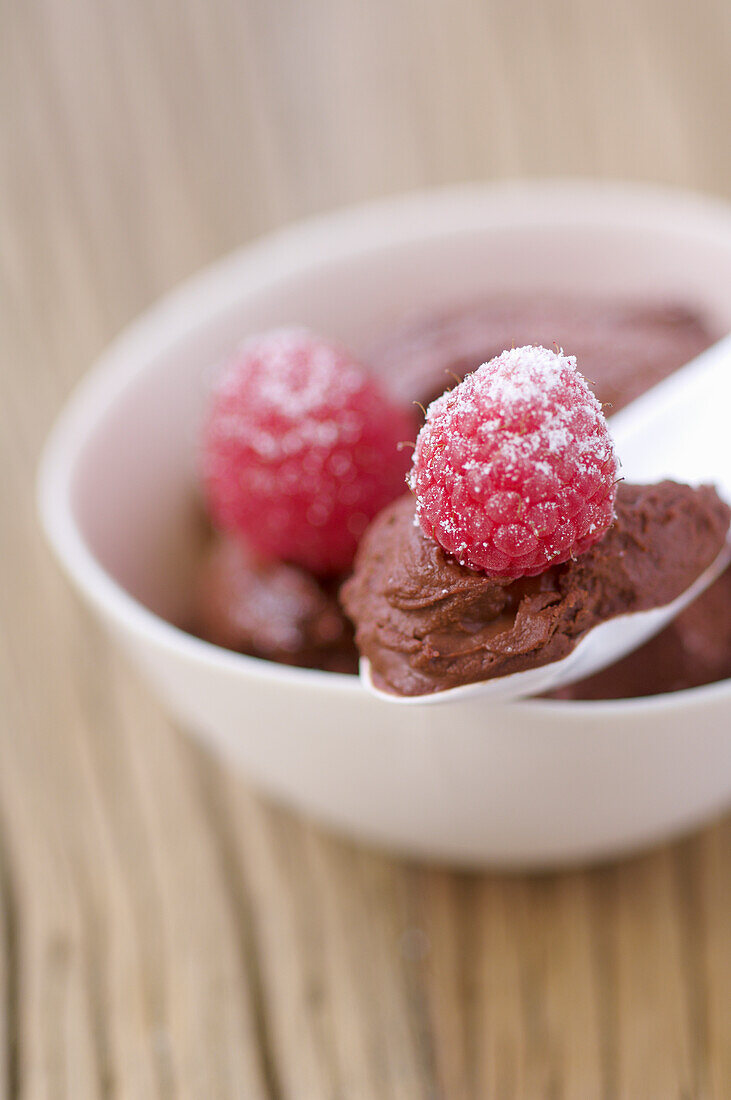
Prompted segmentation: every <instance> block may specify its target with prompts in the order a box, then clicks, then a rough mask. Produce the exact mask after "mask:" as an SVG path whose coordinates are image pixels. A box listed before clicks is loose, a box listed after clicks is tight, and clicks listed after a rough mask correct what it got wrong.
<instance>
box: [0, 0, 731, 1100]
mask: <svg viewBox="0 0 731 1100" xmlns="http://www.w3.org/2000/svg"><path fill="white" fill-rule="evenodd" d="M730 72H731V5H729V3H728V2H727V0H697V2H696V3H693V4H691V3H687V2H683V0H615V2H613V3H611V4H607V3H604V2H603V0H551V2H549V0H544V2H537V0H369V2H366V0H0V463H1V464H2V470H3V475H2V477H0V561H2V564H3V567H2V570H0V621H1V622H2V624H3V630H2V635H1V636H0V946H2V952H0V954H1V956H2V961H1V962H0V1094H2V1088H3V1086H4V1087H5V1093H4V1095H7V1096H22V1097H33V1098H36V1097H61V1096H68V1097H73V1098H74V1100H86V1098H87V1097H92V1096H100V1097H117V1096H119V1097H134V1098H136V1097H148V1096H150V1097H160V1098H167V1097H196V1098H197V1097H201V1098H204V1097H205V1098H207V1100H208V1098H218V1097H244V1096H245V1097H247V1098H249V1097H252V1098H256V1097H271V1098H272V1100H276V1098H280V1097H296V1098H298V1100H302V1098H310V1097H312V1098H319V1097H338V1098H339V1097H351V1096H352V1097H374V1098H375V1097H378V1098H379V1100H380V1098H386V1097H399V1098H401V1097H405V1098H407V1100H411V1098H413V1100H417V1098H419V1100H423V1098H436V1097H440V1098H446V1100H455V1098H456V1100H461V1098H462V1097H470V1098H472V1097H474V1098H480V1100H482V1098H485V1097H493V1096H494V1097H521V1098H529V1100H530V1098H532V1097H544V1096H554V1097H558V1096H575V1097H580V1098H586V1097H593V1096H604V1097H607V1098H609V1097H615V1096H623V1097H625V1096H626V1097H632V1098H636V1097H648V1098H649V1100H652V1098H654V1097H663V1098H665V1097H671V1096H685V1097H719V1098H721V1097H725V1096H729V1095H731V1063H730V1061H729V1049H730V1048H731V1043H730V1042H729V1031H728V1019H729V1001H728V990H729V989H730V988H731V955H730V953H729V944H728V935H727V931H728V923H727V922H728V911H729V905H731V874H730V872H729V862H731V861H729V859H728V854H729V850H730V842H731V833H730V832H729V826H728V824H726V825H723V824H722V825H720V826H716V827H714V828H712V829H708V830H706V831H705V832H704V833H703V834H701V835H700V836H697V837H694V838H692V839H691V840H689V841H686V842H683V843H682V844H679V845H675V846H672V847H670V848H667V849H663V850H662V851H661V852H659V853H655V854H653V855H650V856H647V857H643V858H642V859H638V860H633V861H631V862H630V863H628V864H626V865H623V866H621V867H615V868H607V869H603V870H597V871H592V872H587V873H585V874H580V873H575V874H571V875H564V876H547V877H544V878H542V879H524V878H515V879H509V880H505V879H502V878H499V877H497V876H472V877H470V876H461V875H451V874H448V873H446V872H440V871H428V870H424V869H417V868H410V867H403V866H400V865H398V864H396V863H393V862H391V861H389V860H387V859H385V858H382V857H380V856H377V855H374V854H371V853H366V852H360V851H355V850H353V849H351V848H350V847H349V846H348V845H345V844H341V843H339V842H337V841H334V840H332V839H330V838H326V837H323V836H321V835H320V834H319V833H318V832H317V830H315V829H313V828H311V827H309V826H307V827H302V826H301V825H300V824H299V823H297V822H295V821H293V820H291V819H290V818H289V817H288V816H287V815H285V814H283V813H281V812H279V811H276V810H272V809H270V808H268V807H265V806H263V805H262V804H261V803H260V802H259V800H258V799H256V798H255V797H253V796H252V795H251V794H250V793H249V792H248V791H247V790H246V788H245V785H243V784H242V783H240V781H238V780H236V779H235V778H234V777H231V776H229V775H225V774H223V773H222V771H221V770H220V769H218V767H217V766H216V765H214V764H213V763H211V762H210V761H208V760H207V759H205V758H204V757H203V755H202V754H201V753H200V752H199V751H198V750H196V749H195V748H193V747H192V746H191V745H188V744H187V743H186V742H183V741H182V739H180V738H179V736H178V735H177V733H175V731H173V730H171V729H170V727H169V723H168V722H167V721H166V720H165V719H164V718H163V717H162V716H161V715H160V714H159V712H158V710H157V707H156V706H155V705H154V704H153V703H152V702H151V701H150V700H149V699H148V697H147V694H146V693H145V692H144V690H143V689H142V688H141V687H139V686H138V684H137V681H136V679H134V678H132V677H131V676H128V674H127V671H126V669H125V668H124V667H123V666H122V665H121V664H119V663H118V662H117V660H116V658H115V657H113V656H112V655H111V654H110V653H109V652H108V651H107V648H106V643H105V641H104V640H103V639H102V637H101V636H100V635H99V634H98V633H97V630H96V628H95V627H94V626H92V624H91V622H90V621H89V619H88V618H87V617H86V615H85V614H84V613H83V612H82V611H81V610H80V609H79V607H78V606H77V604H76V601H75V599H73V598H72V596H71V595H70V593H69V592H68V590H67V589H66V587H65V585H64V584H63V583H62V581H61V579H60V578H59V576H58V574H57V571H56V568H55V566H53V565H52V564H51V563H50V560H49V557H48V555H47V552H46V550H45V548H44V547H42V545H41V542H40V538H39V535H38V533H37V530H36V522H35V515H34V504H33V488H32V484H33V475H34V467H35V462H36V459H37V454H38V451H39V448H40V445H41V443H42V440H43V437H44V435H45V433H46V431H47V429H48V427H49V425H50V423H51V420H52V418H53V416H54V414H55V413H56V412H57V410H58V408H59V407H60V404H61V402H62V399H63V397H64V396H65V395H66V393H67V392H68V391H69V389H70V388H71V386H72V385H73V383H74V382H75V381H76V380H77V379H78V377H79V376H80V375H81V374H82V373H83V371H84V370H85V369H86V368H87V367H88V366H89V364H90V363H91V361H92V360H93V358H94V357H95V356H96V354H97V353H98V352H99V351H100V350H101V349H102V348H103V346H104V345H105V344H106V343H107V342H108V341H109V339H110V338H111V337H112V336H113V335H114V334H115V333H116V332H117V331H118V330H119V329H120V328H121V327H122V325H123V324H124V323H126V322H127V321H128V320H130V319H131V318H132V317H133V316H134V315H135V314H137V313H138V312H139V311H140V310H141V309H142V308H143V307H145V306H146V305H148V304H149V303H150V302H152V300H153V299H154V298H155V297H156V296H158V295H159V294H160V293H161V292H163V291H164V290H166V289H167V288H169V287H170V286H172V285H174V284H175V283H177V282H178V281H179V280H181V279H182V278H184V277H185V276H187V275H189V274H191V273H192V272H193V271H195V270H196V269H197V268H199V267H200V266H201V265H202V264H204V263H207V262H208V261H210V260H212V259H214V258H215V257H217V256H219V255H221V254H223V253H225V252H227V251H229V250H231V249H232V248H234V247H236V246H237V245H239V244H241V243H242V242H245V241H246V240H248V239H250V238H251V237H253V236H255V235H257V234H259V233H261V232H263V231H266V230H268V229H270V228H272V227H274V226H277V225H279V224H281V223H283V222H286V221H289V220H292V219H295V218H298V217H300V216H302V215H306V214H309V213H312V212H315V211H319V210H324V209H327V208H330V207H333V206H337V205H340V204H343V203H347V202H351V201H354V200H360V199H365V198H369V197H372V196H378V195H383V194H390V193H395V192H398V191H402V190H407V189H411V188H416V187H421V186H424V185H437V184H442V183H447V182H454V181H462V180H474V179H476V180H489V179H498V178H500V179H502V178H510V177H517V176H541V175H581V176H592V177H596V176H603V177H610V178H629V179H637V180H650V181H656V182H662V183H667V184H671V185H680V186H684V187H690V188H696V189H700V190H703V191H707V192H711V193H714V194H716V195H720V196H725V197H731V140H730V128H729V107H730V105H731V82H730V80H729V73H730Z"/></svg>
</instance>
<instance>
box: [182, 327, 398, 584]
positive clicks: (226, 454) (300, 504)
mask: <svg viewBox="0 0 731 1100" xmlns="http://www.w3.org/2000/svg"><path fill="white" fill-rule="evenodd" d="M413 435H414V420H413V417H412V416H411V414H410V411H409V410H404V409H402V408H401V407H400V406H396V405H394V404H393V403H392V402H391V401H390V399H389V398H388V397H386V396H385V395H384V394H383V393H382V392H381V389H380V388H379V386H378V384H377V383H376V382H375V381H374V380H373V379H372V378H370V377H369V376H368V375H367V374H366V372H365V371H364V370H363V369H362V367H361V366H360V365H359V364H358V363H357V362H356V361H355V360H354V359H353V358H352V356H351V355H350V354H349V353H348V352H347V351H344V350H343V349H341V348H338V347H335V346H332V345H330V344H327V343H324V342H323V341H321V340H319V339H318V338H317V337H315V336H313V335H312V334H311V333H309V332H307V331H306V330H302V329H291V330H290V329H287V330H278V331H275V332H269V333H265V334H263V335H261V336H256V337H254V338H253V339H251V340H248V341H247V342H246V343H245V344H243V345H242V347H241V348H240V349H239V351H238V352H237V354H236V355H235V356H234V358H233V360H232V362H231V363H229V365H228V366H227V368H225V369H224V371H223V374H222V376H221V378H220V380H219V382H218V385H217V386H216V387H215V390H214V394H213V399H212V405H211V409H210V413H209V416H208V420H207V423H206V425H205V429H204V435H203V484H204V490H205V494H206V498H207V503H208V506H209V510H210V514H211V518H212V519H213V522H214V523H215V524H216V525H217V526H218V527H220V528H222V529H223V530H225V531H229V532H231V533H236V534H239V535H242V536H244V537H245V538H246V539H247V540H248V542H249V544H250V545H252V546H253V547H254V548H255V549H256V550H257V551H258V552H259V554H260V555H262V556H263V557H265V558H267V559H276V560H281V561H287V562H290V563H294V564H296V565H300V566H303V567H304V568H305V569H308V570H310V572H312V573H316V574H319V575H328V574H332V573H338V572H342V571H344V570H346V569H347V568H348V567H349V565H350V564H351V561H352V559H353V554H354V553H355V549H356V546H357V544H358V540H359V539H360V536H361V535H362V534H363V531H364V530H365V528H366V526H367V525H368V523H369V521H370V520H371V519H372V518H373V517H374V516H375V515H376V513H377V512H379V511H380V510H381V508H383V507H384V505H386V504H388V503H389V502H390V501H391V500H393V498H394V497H396V496H398V495H399V494H400V493H401V492H402V491H403V486H404V477H405V475H406V471H407V469H408V465H409V455H408V453H407V452H404V451H402V450H400V449H399V447H398V445H399V443H400V442H402V441H403V440H407V439H409V438H412V439H413Z"/></svg>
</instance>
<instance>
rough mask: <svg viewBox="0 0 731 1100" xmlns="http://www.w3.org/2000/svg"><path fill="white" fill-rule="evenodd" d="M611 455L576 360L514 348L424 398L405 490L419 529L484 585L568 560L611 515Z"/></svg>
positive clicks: (545, 351)
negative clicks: (484, 577) (484, 578)
mask: <svg viewBox="0 0 731 1100" xmlns="http://www.w3.org/2000/svg"><path fill="white" fill-rule="evenodd" d="M617 468H618V467H617V459H616V456H615V453H614V447H613V445H612V440H611V437H610V435H609V430H608V428H607V423H606V420H605V418H604V414H603V413H602V409H601V406H600V404H599V402H598V401H597V399H596V398H595V397H594V395H593V394H592V392H591V390H590V389H589V387H588V385H587V383H586V381H585V380H584V378H583V377H582V375H581V374H580V373H579V371H578V370H577V368H576V359H575V358H574V357H573V356H567V355H564V354H563V352H561V351H559V352H554V351H551V350H549V349H548V348H544V347H539V346H536V347H534V346H528V347H522V348H514V349H513V350H511V351H505V352H503V354H502V355H498V356H497V357H496V358H495V359H492V360H490V362H489V363H485V364H483V366H481V367H479V368H478V369H477V370H476V371H475V372H474V373H473V374H470V375H468V376H467V378H465V380H464V381H463V382H461V383H460V384H459V385H458V386H456V387H455V388H454V389H453V390H451V391H450V392H448V393H446V394H444V395H443V396H442V397H440V398H438V399H437V400H436V401H434V402H433V403H432V404H431V405H430V406H429V409H428V410H427V415H426V421H425V423H424V426H423V427H422V429H421V432H420V433H419V436H418V438H417V441H416V448H415V450H414V455H413V465H412V470H411V474H410V477H409V484H410V486H411V489H412V491H413V492H414V494H415V496H416V515H417V520H418V522H419V524H420V525H421V527H422V530H423V531H424V532H425V533H426V534H427V535H429V536H431V537H432V538H434V539H435V540H436V541H437V542H438V543H439V544H440V546H441V547H442V548H443V549H444V550H446V551H447V553H449V554H451V555H453V557H454V558H455V559H456V560H457V561H458V562H459V563H460V564H461V565H464V566H468V567H470V568H472V569H477V570H481V571H482V572H485V573H487V574H489V575H490V576H494V577H506V578H517V577H524V576H534V575H536V574H538V573H542V572H543V571H544V570H545V569H547V568H548V567H549V566H550V565H556V564H559V563H560V562H564V561H566V560H568V559H569V558H571V557H577V556H578V555H580V554H582V553H583V552H584V551H585V550H587V549H588V548H589V547H590V546H591V545H592V544H593V543H594V542H596V541H597V540H598V539H599V538H601V536H602V535H603V534H604V533H605V531H606V530H607V528H608V527H609V526H610V524H611V523H612V519H613V516H614V500H615V496H616V483H617V479H618V473H617Z"/></svg>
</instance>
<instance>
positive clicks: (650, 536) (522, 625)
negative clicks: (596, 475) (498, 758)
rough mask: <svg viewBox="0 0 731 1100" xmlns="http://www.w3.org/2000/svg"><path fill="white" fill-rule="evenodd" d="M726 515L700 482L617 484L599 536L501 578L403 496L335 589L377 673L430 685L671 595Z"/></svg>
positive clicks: (549, 651) (563, 648) (694, 568)
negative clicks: (419, 516) (564, 556)
mask: <svg viewBox="0 0 731 1100" xmlns="http://www.w3.org/2000/svg"><path fill="white" fill-rule="evenodd" d="M730 517H731V512H730V510H729V508H728V507H727V505H726V504H725V503H723V502H722V501H721V500H720V499H719V498H718V496H717V495H716V493H715V491H714V490H713V489H712V488H710V487H707V486H704V487H701V488H698V489H693V488H691V487H689V486H687V485H678V484H676V483H674V482H669V481H666V482H662V483H660V484H658V485H647V486H643V485H628V484H621V485H620V486H619V487H618V493H617V499H616V520H615V523H614V524H613V526H612V527H611V528H610V530H609V531H608V532H607V533H606V534H605V536H604V537H603V539H602V540H601V541H599V542H597V543H595V544H594V546H592V547H591V548H590V549H589V550H588V551H586V553H584V554H582V555H581V556H580V557H579V558H578V559H576V560H573V561H567V562H565V563H563V564H561V565H555V566H551V567H550V568H548V569H547V570H546V571H545V572H543V573H541V574H539V575H538V576H534V577H522V578H520V579H518V580H515V581H507V580H500V579H496V578H491V577H489V576H487V575H485V574H484V573H481V572H477V571H474V570H471V569H467V568H465V567H464V566H462V565H460V564H458V563H457V562H456V561H455V560H454V559H453V558H452V557H450V556H449V555H448V554H447V553H445V551H444V550H442V548H441V547H440V546H439V545H438V544H437V543H436V542H435V541H434V540H433V539H431V538H429V537H428V536H427V535H425V534H424V532H423V531H422V530H421V528H420V526H418V524H416V523H415V507H414V499H413V497H412V496H410V495H409V496H404V497H402V498H401V499H399V500H398V501H396V502H394V503H393V504H391V505H389V506H388V507H387V508H386V509H385V510H384V511H383V512H382V513H381V514H380V515H379V516H378V517H377V518H376V519H375V520H374V522H373V523H372V524H371V526H370V527H369V529H368V531H367V532H366V535H365V536H364V538H363V540H362V542H361V545H360V548H359V550H358V554H357V556H356V562H355V570H354V574H353V576H352V577H351V578H350V579H349V580H348V581H347V582H346V583H345V585H344V586H343V588H342V590H341V599H342V602H343V604H344V606H345V609H346V611H347V612H348V614H349V615H350V617H351V619H352V620H353V622H354V623H355V625H356V642H357V645H358V649H359V650H360V652H361V654H362V655H363V656H365V657H367V658H368V660H369V662H370V664H371V669H372V674H373V678H374V682H375V683H376V685H377V686H378V687H380V688H382V689H384V690H386V691H392V692H394V693H396V694H400V695H421V694H428V693H432V692H436V691H441V690H444V689H445V688H450V687H454V686H457V685H459V684H466V683H473V682H477V681H480V680H486V679H491V678H492V677H495V676H504V675H506V674H509V673H513V672H519V671H521V670H523V669H526V668H532V667H537V666H539V665H543V664H547V663H549V662H551V661H556V660H560V659H561V658H562V657H565V656H566V654H567V653H569V652H570V651H571V649H573V647H574V646H575V645H576V643H577V642H578V641H579V639H580V638H581V637H582V636H583V635H584V634H585V633H586V632H587V631H588V630H590V629H591V628H592V627H594V626H596V625H597V624H598V623H600V622H602V621H604V620H606V619H609V618H612V617H614V616H616V615H619V614H622V613H624V612H631V611H642V610H646V609H649V608H652V607H658V606H662V605H664V604H667V603H669V602H670V601H672V600H673V599H675V598H676V597H677V596H679V595H680V594H681V593H682V592H683V591H685V590H686V589H687V588H688V586H689V585H690V584H691V583H692V582H693V581H694V580H695V579H696V577H698V576H699V575H700V574H701V573H702V572H703V571H704V569H706V568H707V567H708V566H709V565H710V564H711V563H712V562H713V561H714V560H715V558H716V557H717V555H718V553H719V552H720V550H721V548H722V546H723V542H724V539H725V537H726V533H727V531H728V526H729V518H730Z"/></svg>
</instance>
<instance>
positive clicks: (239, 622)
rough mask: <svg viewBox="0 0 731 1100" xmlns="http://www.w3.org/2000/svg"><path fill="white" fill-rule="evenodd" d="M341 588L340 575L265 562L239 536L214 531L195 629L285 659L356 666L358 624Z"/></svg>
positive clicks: (332, 667)
mask: <svg viewBox="0 0 731 1100" xmlns="http://www.w3.org/2000/svg"><path fill="white" fill-rule="evenodd" d="M336 592H337V581H334V582H326V581H319V580H317V579H316V578H315V577H313V576H312V575H311V574H309V573H307V572H306V571H305V570H304V569H300V568H298V567H297V566H293V565H284V564H282V563H280V562H267V563H265V562H262V561H260V560H259V559H258V558H257V557H256V556H255V555H254V553H253V552H252V551H251V550H249V549H247V548H246V547H245V546H244V544H243V543H242V542H241V541H240V540H238V539H235V538H232V537H230V536H229V537H227V536H222V535H216V536H215V537H214V539H213V540H212V542H211V545H210V547H209V549H208V552H207V555H206V558H205V561H204V563H203V566H202V569H201V574H200V579H199V588H198V608H197V623H196V626H197V631H196V632H197V633H198V634H199V635H200V636H201V637H202V638H205V639H206V641H209V642H213V643H214V644H215V645H220V646H223V647H224V648H226V649H233V650H235V651H237V652H239V653H247V654H249V655H250V656H252V657H262V658H264V659H265V660H268V661H277V662H278V663H279V664H285V665H299V666H301V667H303V668H321V669H324V670H326V671H328V672H355V670H356V668H357V664H358V654H357V652H356V649H355V646H354V643H353V631H352V628H351V626H350V623H349V622H348V620H347V619H346V618H345V616H344V615H343V612H342V610H341V608H340V605H339V604H338V601H337V596H336Z"/></svg>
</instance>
